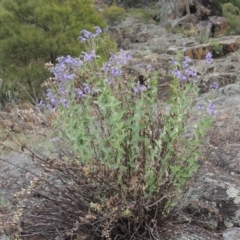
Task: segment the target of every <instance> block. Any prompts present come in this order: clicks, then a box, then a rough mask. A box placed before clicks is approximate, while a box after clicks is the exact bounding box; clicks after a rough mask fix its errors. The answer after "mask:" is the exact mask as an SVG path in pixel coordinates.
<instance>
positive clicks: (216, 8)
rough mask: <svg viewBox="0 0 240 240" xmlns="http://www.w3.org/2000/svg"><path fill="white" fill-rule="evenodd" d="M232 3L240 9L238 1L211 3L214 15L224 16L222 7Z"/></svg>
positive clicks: (215, 0) (229, 0) (222, 0)
mask: <svg viewBox="0 0 240 240" xmlns="http://www.w3.org/2000/svg"><path fill="white" fill-rule="evenodd" d="M226 3H230V4H232V5H234V6H236V7H237V8H239V7H240V2H239V1H238V0H213V1H212V3H211V6H212V14H214V15H218V16H222V15H224V13H223V10H222V5H224V4H226Z"/></svg>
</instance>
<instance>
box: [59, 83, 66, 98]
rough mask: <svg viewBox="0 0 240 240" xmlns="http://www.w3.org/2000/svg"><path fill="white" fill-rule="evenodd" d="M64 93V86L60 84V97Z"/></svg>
mask: <svg viewBox="0 0 240 240" xmlns="http://www.w3.org/2000/svg"><path fill="white" fill-rule="evenodd" d="M65 92H66V89H65V86H64V85H63V84H61V86H60V87H59V93H60V95H64V94H65Z"/></svg>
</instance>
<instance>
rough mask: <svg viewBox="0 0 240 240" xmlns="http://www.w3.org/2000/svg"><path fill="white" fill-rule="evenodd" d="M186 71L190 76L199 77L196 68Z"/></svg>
mask: <svg viewBox="0 0 240 240" xmlns="http://www.w3.org/2000/svg"><path fill="white" fill-rule="evenodd" d="M184 72H185V74H186V75H187V76H188V77H194V78H196V77H197V73H196V71H194V70H193V69H191V68H189V69H186V70H185V71H184Z"/></svg>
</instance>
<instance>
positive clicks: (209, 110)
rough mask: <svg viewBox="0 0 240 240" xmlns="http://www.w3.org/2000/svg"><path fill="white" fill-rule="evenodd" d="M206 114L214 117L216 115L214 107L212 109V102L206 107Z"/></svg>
mask: <svg viewBox="0 0 240 240" xmlns="http://www.w3.org/2000/svg"><path fill="white" fill-rule="evenodd" d="M207 112H208V113H209V114H210V115H215V114H216V110H215V107H214V104H213V102H210V103H209V104H208V105H207Z"/></svg>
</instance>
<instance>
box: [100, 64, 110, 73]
mask: <svg viewBox="0 0 240 240" xmlns="http://www.w3.org/2000/svg"><path fill="white" fill-rule="evenodd" d="M109 68H110V64H109V62H106V63H104V64H103V67H102V70H103V71H104V72H107V71H108V70H109Z"/></svg>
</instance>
